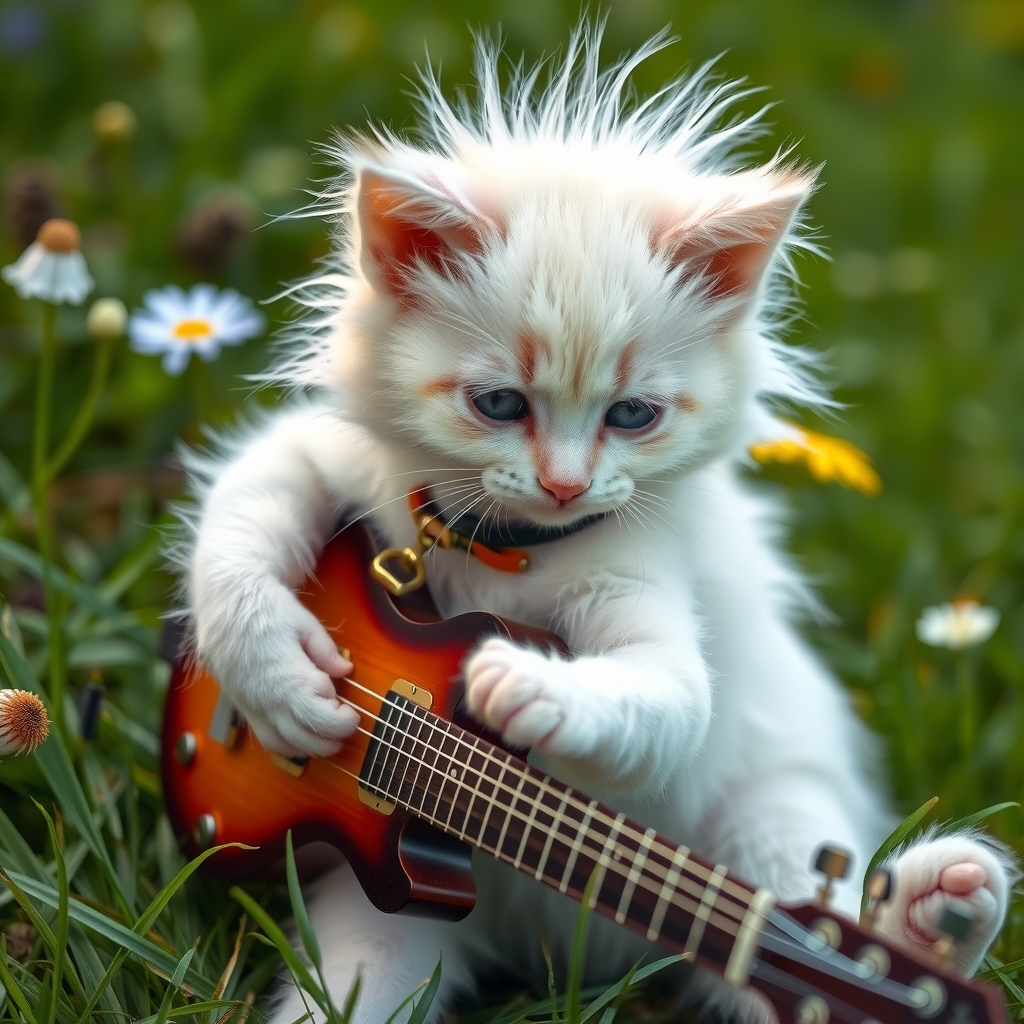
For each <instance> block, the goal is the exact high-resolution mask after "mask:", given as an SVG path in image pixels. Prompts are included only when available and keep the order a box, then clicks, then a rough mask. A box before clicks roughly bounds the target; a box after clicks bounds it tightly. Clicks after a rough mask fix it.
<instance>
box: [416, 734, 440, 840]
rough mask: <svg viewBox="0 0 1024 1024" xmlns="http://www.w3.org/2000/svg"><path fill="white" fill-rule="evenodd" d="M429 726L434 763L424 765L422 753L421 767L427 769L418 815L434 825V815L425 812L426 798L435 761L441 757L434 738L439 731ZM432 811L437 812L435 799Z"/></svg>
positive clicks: (435, 766)
mask: <svg viewBox="0 0 1024 1024" xmlns="http://www.w3.org/2000/svg"><path fill="white" fill-rule="evenodd" d="M429 725H430V751H431V753H433V755H434V761H433V763H432V764H427V763H426V753H424V757H423V765H422V767H425V768H426V769H427V777H426V779H424V780H423V796H422V797H420V806H419V813H420V814H422V815H423V816H424V817H425V818H428V819H429V820H430V822H431V823H432V824H435V825H436V824H437V821H436V819H435V818H434V815H433V814H432V813H430V812H428V811H427V797H428V796H430V779H431V777H432V775H434V774H436V771H437V759H438V758H439V757H440V756H441V751H440V750H439V748H438V747H437V746H436V745H435V742H434V736H435V734H436V733H439V732H440V731H441V730H440V729H438V728H437V726H436V725H434V723H433V722H430V723H429ZM434 810H437V800H436V799H435V801H434Z"/></svg>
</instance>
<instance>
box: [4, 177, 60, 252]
mask: <svg viewBox="0 0 1024 1024" xmlns="http://www.w3.org/2000/svg"><path fill="white" fill-rule="evenodd" d="M5 191H6V193H7V194H6V197H5V199H6V202H5V204H4V205H5V206H6V207H7V222H8V224H9V225H10V228H11V233H12V234H13V235H14V237H15V239H16V240H17V242H18V245H19V247H20V248H21V249H27V248H28V247H29V246H30V245H31V244H32V243H33V242H34V241H35V239H36V235H37V234H38V233H39V229H40V228H41V227H42V226H43V225H44V224H45V223H46V222H47V221H48V220H50V219H51V218H52V217H56V216H57V214H58V213H60V202H59V201H58V199H57V186H56V183H55V181H54V174H53V172H52V171H51V170H50V168H49V167H48V166H47V165H46V164H45V163H44V162H43V161H40V160H33V161H30V162H27V163H25V164H23V165H22V166H20V167H19V168H18V169H17V170H15V171H13V172H12V173H11V174H10V175H9V176H8V178H7V187H6V189H5Z"/></svg>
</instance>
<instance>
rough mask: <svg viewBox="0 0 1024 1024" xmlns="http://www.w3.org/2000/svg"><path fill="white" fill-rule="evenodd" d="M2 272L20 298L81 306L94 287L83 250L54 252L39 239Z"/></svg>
mask: <svg viewBox="0 0 1024 1024" xmlns="http://www.w3.org/2000/svg"><path fill="white" fill-rule="evenodd" d="M2 273H3V278H4V280H5V281H7V283H8V284H10V285H12V286H13V288H14V289H15V291H16V292H17V293H18V295H20V296H21V298H23V299H33V298H38V299H43V300H44V301H45V302H52V303H54V304H57V303H61V302H71V303H73V304H74V305H76V306H77V305H80V304H81V303H82V302H84V301H85V297H86V296H87V295H88V294H89V292H91V291H92V289H93V286H94V282H93V279H92V277H91V276H90V274H89V268H88V267H87V266H86V265H85V257H83V256H82V254H81V253H80V252H78V251H77V250H76V251H74V252H51V251H50V250H49V249H47V248H46V247H45V246H43V245H41V244H40V243H39V242H33V243H32V244H31V245H30V246H29V247H28V248H27V249H26V250H25V251H24V252H23V253H22V254H21V256H20V257H18V259H17V260H16V261H15V262H14V263H11V264H10V265H9V266H6V267H4V268H3V272H2Z"/></svg>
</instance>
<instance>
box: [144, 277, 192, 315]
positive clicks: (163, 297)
mask: <svg viewBox="0 0 1024 1024" xmlns="http://www.w3.org/2000/svg"><path fill="white" fill-rule="evenodd" d="M142 303H143V305H144V306H145V307H146V308H147V309H148V310H149V311H150V312H152V313H153V314H155V315H156V316H158V317H159V318H160V319H161V320H163V321H164V322H165V323H168V324H171V323H174V322H175V321H177V320H185V319H187V317H188V296H187V295H186V294H185V293H184V292H183V291H182V290H181V289H180V288H179V287H178V286H177V285H176V284H169V285H167V287H166V288H151V289H150V290H149V291H148V292H146V294H145V295H143V296H142Z"/></svg>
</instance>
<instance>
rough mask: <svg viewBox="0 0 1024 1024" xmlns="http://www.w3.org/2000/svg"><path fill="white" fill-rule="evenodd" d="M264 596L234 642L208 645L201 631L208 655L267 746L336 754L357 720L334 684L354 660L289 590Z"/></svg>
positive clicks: (279, 750) (202, 647)
mask: <svg viewBox="0 0 1024 1024" xmlns="http://www.w3.org/2000/svg"><path fill="white" fill-rule="evenodd" d="M260 598H261V600H260V609H259V613H258V614H255V615H251V616H250V617H249V618H248V619H246V620H245V621H242V622H239V624H238V627H237V629H236V630H235V631H234V632H233V634H232V635H231V637H230V639H229V640H226V641H225V640H222V641H220V642H218V643H213V644H210V643H209V642H208V643H207V644H205V645H204V644H203V642H202V641H203V638H202V635H201V633H200V652H201V654H202V656H203V659H204V661H206V662H207V664H209V666H210V668H211V670H212V671H213V673H214V675H215V676H216V677H217V679H218V680H219V682H220V685H221V686H222V687H223V689H224V691H225V692H226V693H227V694H228V695H229V696H230V697H231V699H232V700H233V701H234V702H235V704H236V705H237V706H238V709H239V711H240V712H241V713H242V715H243V716H244V717H245V719H246V721H247V722H248V724H249V726H250V728H251V729H252V730H253V732H254V733H255V734H256V738H257V739H258V740H259V741H260V743H262V744H263V746H264V747H266V748H267V749H268V750H272V751H275V752H276V753H279V754H285V755H287V756H290V757H295V756H314V757H327V756H328V755H330V754H334V753H336V752H337V751H338V750H339V749H340V747H341V744H342V742H343V741H344V740H345V739H346V738H347V737H349V736H351V735H352V733H353V732H355V730H356V726H357V725H358V724H359V716H358V714H357V713H356V712H355V711H354V710H353V709H352V708H351V707H349V706H348V705H347V704H343V703H341V702H340V701H339V700H338V697H337V695H336V691H335V687H334V683H333V682H332V679H337V678H341V677H342V676H345V675H347V674H348V673H349V672H350V671H351V670H352V665H351V664H350V663H349V662H347V661H346V660H345V659H344V658H343V657H342V656H341V655H340V654H339V653H338V649H337V647H336V646H335V644H334V641H333V640H331V638H330V635H329V634H328V633H327V631H326V630H325V629H324V627H323V626H322V625H321V624H320V622H319V621H318V620H317V619H316V617H315V616H314V615H313V614H312V613H311V612H310V611H308V610H307V609H306V608H304V607H303V606H302V605H301V604H300V603H299V601H298V599H297V598H296V597H295V595H294V594H292V593H291V591H289V590H287V589H286V588H284V587H281V588H280V590H278V589H276V588H275V589H274V590H271V591H268V592H266V593H263V594H261V595H260Z"/></svg>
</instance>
